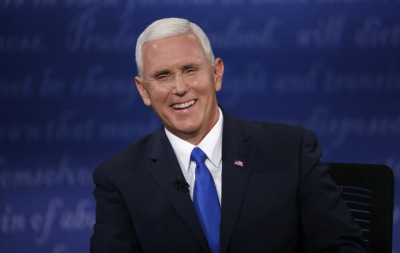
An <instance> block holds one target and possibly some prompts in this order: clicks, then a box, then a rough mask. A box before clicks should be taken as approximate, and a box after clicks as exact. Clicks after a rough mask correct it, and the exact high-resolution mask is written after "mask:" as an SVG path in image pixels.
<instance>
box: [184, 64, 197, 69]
mask: <svg viewBox="0 0 400 253" xmlns="http://www.w3.org/2000/svg"><path fill="white" fill-rule="evenodd" d="M199 66H200V65H199V64H196V63H190V64H186V65H183V66H182V69H190V68H199Z"/></svg>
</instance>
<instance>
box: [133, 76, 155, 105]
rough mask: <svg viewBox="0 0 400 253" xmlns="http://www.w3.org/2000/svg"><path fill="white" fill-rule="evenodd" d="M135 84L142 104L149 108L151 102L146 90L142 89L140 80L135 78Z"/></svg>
mask: <svg viewBox="0 0 400 253" xmlns="http://www.w3.org/2000/svg"><path fill="white" fill-rule="evenodd" d="M135 83H136V88H137V89H138V91H139V94H140V96H141V97H142V99H143V103H144V104H145V105H147V106H151V100H150V97H149V94H148V93H147V90H146V88H145V87H144V83H143V80H142V78H140V77H138V76H135Z"/></svg>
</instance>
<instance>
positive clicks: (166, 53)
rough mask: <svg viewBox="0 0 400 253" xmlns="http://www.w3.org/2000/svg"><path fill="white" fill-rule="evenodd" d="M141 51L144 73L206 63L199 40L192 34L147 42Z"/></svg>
mask: <svg viewBox="0 0 400 253" xmlns="http://www.w3.org/2000/svg"><path fill="white" fill-rule="evenodd" d="M142 50H143V51H142V52H143V71H144V72H148V71H152V70H154V69H155V68H156V69H157V70H158V69H159V68H171V67H174V66H178V65H182V64H183V65H185V64H201V63H204V62H206V61H208V60H207V57H206V54H205V52H204V49H203V47H202V46H201V43H200V41H199V39H198V38H197V37H196V36H195V35H194V34H193V33H186V34H183V35H178V36H174V37H168V38H164V39H160V40H154V41H149V42H146V43H145V44H144V45H143V49H142Z"/></svg>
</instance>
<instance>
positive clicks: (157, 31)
mask: <svg viewBox="0 0 400 253" xmlns="http://www.w3.org/2000/svg"><path fill="white" fill-rule="evenodd" d="M190 32H191V33H193V34H194V35H196V37H197V38H198V39H199V41H200V43H201V46H202V47H203V49H204V52H205V53H206V55H207V57H208V60H209V61H210V63H211V64H214V60H215V58H214V53H213V51H212V49H211V45H210V41H209V40H208V37H207V35H206V34H205V33H204V31H203V30H202V29H201V28H200V27H199V26H198V25H196V24H195V23H192V22H190V21H189V20H187V19H183V18H164V19H159V20H156V21H154V22H153V23H152V24H151V25H149V26H148V27H147V28H146V29H145V30H144V31H143V32H142V34H140V36H139V38H138V40H137V42H136V52H135V56H136V66H137V70H138V75H139V76H140V77H142V74H143V72H142V71H143V55H142V49H143V45H144V43H146V42H149V41H154V40H160V39H164V38H168V37H174V36H179V35H182V34H186V33H190Z"/></svg>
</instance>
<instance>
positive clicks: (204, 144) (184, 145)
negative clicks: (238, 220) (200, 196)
mask: <svg viewBox="0 0 400 253" xmlns="http://www.w3.org/2000/svg"><path fill="white" fill-rule="evenodd" d="M218 109H219V108H218ZM222 126H223V115H222V111H221V109H219V117H218V121H217V123H216V124H215V125H214V127H213V128H212V129H211V131H210V132H209V133H208V134H207V135H206V136H205V137H204V139H203V140H202V141H201V142H200V143H199V145H197V147H199V148H200V149H201V150H203V152H204V153H205V154H206V161H205V164H206V166H207V167H208V169H209V170H210V173H211V175H212V177H213V179H214V183H215V187H216V188H217V194H218V199H219V203H220V204H221V194H222V192H221V187H222ZM164 129H165V128H164ZM165 133H166V135H167V137H168V140H169V141H170V143H171V145H172V148H173V150H174V152H175V155H176V157H177V158H178V162H179V165H180V167H181V170H182V172H183V175H184V177H185V180H186V182H187V183H188V184H189V186H190V197H191V198H192V200H193V189H194V182H195V179H196V173H195V168H196V163H195V162H194V161H191V160H190V154H191V153H192V150H193V149H194V148H195V147H196V146H195V145H193V144H191V143H189V142H187V141H185V140H182V139H181V138H179V137H177V136H175V135H173V134H172V133H171V132H169V131H168V130H167V129H165Z"/></svg>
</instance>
